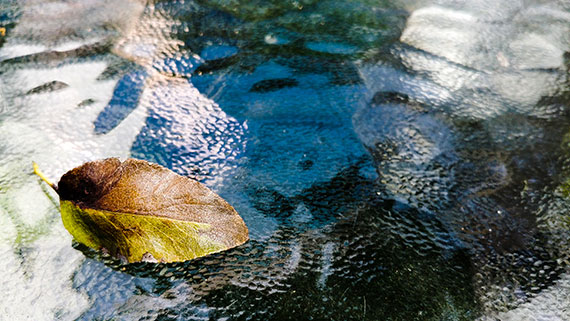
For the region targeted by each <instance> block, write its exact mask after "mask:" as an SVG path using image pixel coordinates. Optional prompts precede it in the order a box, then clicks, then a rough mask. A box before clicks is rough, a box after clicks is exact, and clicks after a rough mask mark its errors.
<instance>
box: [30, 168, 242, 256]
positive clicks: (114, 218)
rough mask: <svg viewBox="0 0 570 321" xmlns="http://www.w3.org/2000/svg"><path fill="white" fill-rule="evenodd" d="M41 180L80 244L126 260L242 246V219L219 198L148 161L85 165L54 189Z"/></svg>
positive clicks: (193, 182)
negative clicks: (52, 193)
mask: <svg viewBox="0 0 570 321" xmlns="http://www.w3.org/2000/svg"><path fill="white" fill-rule="evenodd" d="M35 170H36V173H37V174H38V175H40V177H42V178H43V179H44V180H46V179H45V176H43V175H42V174H41V173H40V172H39V171H38V170H37V167H36V168H35ZM46 182H48V184H50V185H52V187H54V188H55V189H56V191H57V192H58V194H59V197H60V206H61V216H62V219H63V224H64V226H65V228H66V229H67V230H68V231H69V232H70V233H71V234H72V235H73V236H74V238H75V239H76V240H77V241H78V242H80V243H83V244H85V245H87V246H89V247H91V248H94V249H103V248H104V249H106V250H107V251H109V252H110V253H111V254H113V255H115V256H118V257H124V258H126V259H127V261H128V262H137V261H141V260H143V259H144V260H146V261H148V260H151V261H152V260H157V261H162V262H175V261H185V260H190V259H193V258H196V257H200V256H204V255H207V254H210V253H214V252H219V251H223V250H226V249H229V248H232V247H235V246H238V245H240V244H243V243H245V242H246V241H247V240H248V230H247V227H246V225H245V223H244V222H243V220H242V218H241V217H240V216H239V214H238V213H237V212H236V211H235V210H234V208H233V207H232V206H231V205H229V204H228V203H227V202H226V201H225V200H223V199H222V198H221V197H220V196H218V195H216V194H215V193H214V192H212V191H211V190H210V189H208V188H207V187H205V186H204V185H202V184H200V183H199V182H196V181H194V180H191V179H189V178H187V177H182V176H180V175H178V174H176V173H174V172H172V171H170V170H168V169H166V168H164V167H162V166H159V165H156V164H152V163H149V162H146V161H142V160H136V159H127V160H126V161H124V162H121V161H120V160H119V159H117V158H108V159H104V160H98V161H93V162H88V163H85V164H83V165H82V166H79V167H77V168H74V169H72V170H71V171H69V172H67V173H66V174H64V175H63V176H62V177H61V180H60V181H59V183H58V185H57V187H56V186H54V185H53V184H51V183H49V181H47V180H46Z"/></svg>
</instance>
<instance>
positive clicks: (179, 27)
mask: <svg viewBox="0 0 570 321" xmlns="http://www.w3.org/2000/svg"><path fill="white" fill-rule="evenodd" d="M4 3H5V4H4ZM0 27H3V28H6V36H3V37H2V40H1V42H0V46H1V47H0V61H1V62H0V82H1V84H0V94H1V95H0V99H1V100H2V101H1V102H0V103H1V105H0V106H1V107H2V112H1V114H0V136H1V137H2V139H1V140H0V157H1V159H2V162H1V163H0V204H1V207H0V251H1V254H2V255H3V258H4V260H2V262H3V263H1V265H2V270H3V271H5V272H4V277H3V278H1V280H2V281H1V282H2V284H3V285H4V286H3V288H5V289H6V290H3V291H2V294H0V299H1V300H0V315H2V316H8V318H10V319H16V320H17V319H18V318H21V319H26V318H30V319H34V320H53V319H59V320H74V319H81V320H93V319H113V318H114V319H121V320H145V319H151V320H154V319H157V320H163V319H164V320H171V319H172V320H190V319H218V318H233V319H307V318H314V319H335V320H336V319H338V320H346V319H369V320H379V319H395V320H441V319H450V320H473V319H481V320H487V319H488V320H493V319H496V318H499V319H501V320H509V319H511V320H520V319H525V318H526V319H528V320H536V319H552V320H566V319H570V314H569V311H568V310H567V307H568V306H569V305H570V298H569V297H568V293H569V291H570V290H569V286H570V282H569V278H568V275H569V273H568V272H569V270H568V265H569V263H570V261H569V260H570V238H569V236H568V235H569V234H568V230H570V216H569V214H568V211H567V207H568V206H567V204H568V177H570V172H568V168H569V167H568V160H567V159H568V155H570V153H569V149H568V139H567V137H568V136H567V133H568V129H569V128H568V125H567V124H568V113H567V110H568V106H569V105H568V104H569V101H570V97H569V95H568V93H569V92H570V88H569V80H568V68H569V60H568V59H569V55H568V52H569V49H570V38H569V35H570V8H569V7H568V6H567V4H565V2H564V1H550V2H548V1H541V2H538V1H537V2H536V3H534V2H522V1H520V2H519V1H510V2H508V3H507V2H504V3H500V2H499V3H496V2H494V1H486V0H477V1H397V0H395V1H366V0H362V1H349V2H346V1H338V0H327V1H310V0H307V1H270V2H267V1H253V2H245V3H241V4H240V3H233V2H232V3H229V2H223V1H196V2H192V1H185V2H178V1H157V2H156V3H143V2H139V1H134V0H133V1H128V0H124V1H106V2H93V1H84V0H77V1H73V2H52V1H49V2H44V1H33V2H26V3H24V4H16V3H13V2H10V1H8V2H3V4H2V7H1V11H0ZM129 155H131V156H134V157H137V158H142V159H147V160H150V161H153V162H156V163H159V164H162V165H164V166H166V167H168V168H171V169H173V170H174V171H176V172H178V173H180V174H182V175H187V176H190V177H193V178H195V179H198V180H200V181H202V182H204V183H205V184H207V185H208V186H210V187H211V188H213V189H214V190H216V191H217V192H218V193H220V194H221V195H222V196H223V197H224V198H226V199H227V200H228V201H229V202H230V203H231V204H232V205H234V206H235V207H236V209H237V210H238V212H240V214H241V215H242V216H243V218H244V220H245V221H246V223H247V225H248V226H249V229H250V237H251V241H250V242H248V243H247V244H245V245H244V246H241V247H239V248H236V249H232V250H230V251H227V252H224V253H219V254H215V255H212V256H208V257H205V258H200V259H198V260H194V261H190V262H184V263H175V264H159V265H156V264H142V263H141V264H132V265H128V266H122V265H120V264H119V262H116V261H114V260H113V259H112V258H108V257H106V256H104V255H102V254H101V253H97V252H94V251H91V250H89V249H86V248H84V247H82V246H80V245H78V244H73V246H72V241H71V238H70V236H69V235H68V233H67V232H66V231H65V230H64V229H63V227H62V224H61V222H60V219H59V214H58V210H57V205H56V204H57V197H56V196H55V195H53V194H52V193H51V191H48V190H46V189H44V188H43V187H42V185H41V184H39V182H38V181H37V179H36V178H35V177H33V175H32V174H31V165H30V164H31V161H32V160H35V161H36V162H38V163H40V164H41V166H42V167H43V168H44V169H45V171H46V172H47V173H48V174H49V176H51V177H54V178H57V177H59V176H60V175H61V174H62V173H63V172H64V171H66V170H68V169H70V168H72V167H73V166H76V165H78V164H80V163H82V162H84V161H87V160H91V159H96V158H103V157H109V156H120V157H126V156H129ZM29 307H33V309H31V308H29Z"/></svg>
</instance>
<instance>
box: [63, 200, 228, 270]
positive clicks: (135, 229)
mask: <svg viewBox="0 0 570 321" xmlns="http://www.w3.org/2000/svg"><path fill="white" fill-rule="evenodd" d="M60 207H61V217H62V220H63V225H64V226H65V228H66V229H67V230H68V231H69V233H71V235H73V237H74V238H75V240H76V241H78V242H79V243H83V244H85V245H87V246H88V247H91V248H93V249H96V250H100V249H102V248H105V249H107V250H109V251H110V252H111V253H112V254H113V255H121V256H123V257H125V258H126V259H127V261H128V262H129V263H132V262H139V261H141V260H142V259H143V255H145V254H146V253H150V254H152V256H153V257H154V258H155V259H156V260H157V261H161V262H177V261H186V260H191V259H194V258H197V257H201V256H205V255H208V254H211V253H215V252H219V251H223V250H226V249H228V247H227V246H225V245H224V244H222V243H220V242H216V241H214V240H211V239H210V238H209V237H207V236H206V235H205V234H204V232H207V231H208V230H210V229H211V226H210V224H205V223H197V222H191V221H182V220H174V219H169V218H164V217H154V216H148V215H139V214H131V213H118V212H111V211H103V210H94V209H90V208H80V207H79V206H76V205H75V204H74V203H73V202H71V201H67V200H62V201H61V202H60ZM146 255H148V254H146Z"/></svg>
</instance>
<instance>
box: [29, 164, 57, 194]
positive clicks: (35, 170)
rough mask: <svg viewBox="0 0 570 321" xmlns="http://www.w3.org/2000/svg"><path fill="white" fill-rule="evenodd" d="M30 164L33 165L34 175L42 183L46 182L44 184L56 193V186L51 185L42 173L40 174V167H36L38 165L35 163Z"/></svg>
mask: <svg viewBox="0 0 570 321" xmlns="http://www.w3.org/2000/svg"><path fill="white" fill-rule="evenodd" d="M32 164H33V165H34V174H36V175H38V176H39V177H40V178H41V179H42V181H44V182H46V184H48V185H49V186H50V187H51V188H53V190H54V191H55V192H56V193H58V191H57V186H56V185H55V184H54V183H52V182H51V181H50V180H49V179H48V178H47V177H46V176H45V175H44V173H42V171H40V167H39V166H38V164H37V163H36V162H32Z"/></svg>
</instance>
